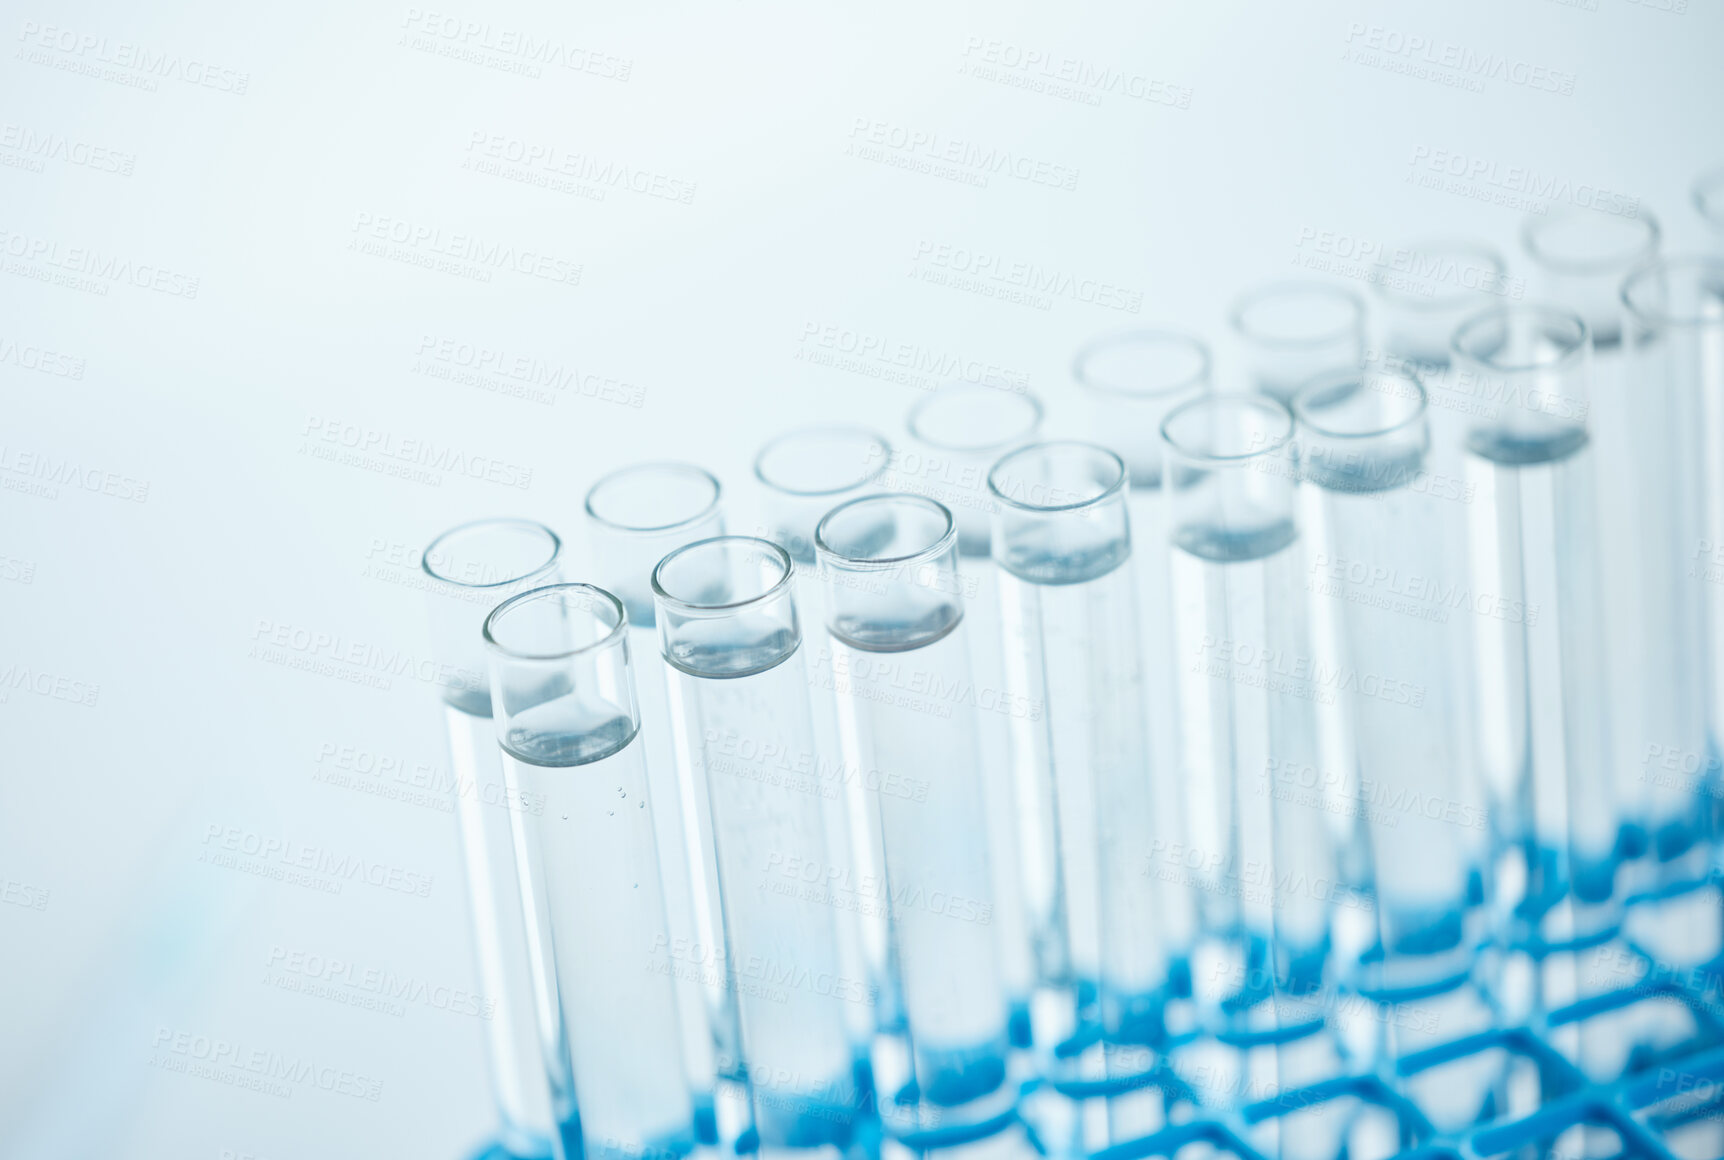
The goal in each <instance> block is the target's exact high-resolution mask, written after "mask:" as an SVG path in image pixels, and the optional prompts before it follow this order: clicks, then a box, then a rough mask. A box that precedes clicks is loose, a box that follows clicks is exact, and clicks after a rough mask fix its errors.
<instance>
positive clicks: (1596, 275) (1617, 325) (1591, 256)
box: [1520, 206, 1660, 352]
mask: <svg viewBox="0 0 1724 1160" xmlns="http://www.w3.org/2000/svg"><path fill="white" fill-rule="evenodd" d="M1520 238H1521V246H1522V247H1523V248H1524V249H1525V250H1526V252H1527V256H1528V257H1530V258H1531V259H1532V260H1533V264H1534V265H1535V266H1536V267H1537V269H1538V272H1539V283H1540V285H1539V286H1538V290H1539V292H1540V295H1541V297H1542V298H1544V299H1546V300H1549V301H1551V302H1554V303H1557V304H1560V305H1561V306H1562V307H1564V308H1566V309H1569V310H1572V311H1574V312H1575V313H1576V314H1578V315H1580V317H1581V321H1583V322H1585V323H1586V326H1587V330H1588V332H1589V333H1590V334H1591V342H1590V345H1591V347H1592V348H1593V349H1594V350H1596V351H1600V352H1604V351H1610V350H1614V349H1615V348H1616V346H1617V344H1618V343H1620V342H1621V341H1622V304H1621V300H1620V299H1619V298H1618V293H1619V292H1620V290H1621V288H1622V279H1623V278H1624V277H1625V276H1626V275H1627V274H1628V273H1629V272H1630V271H1632V270H1634V269H1635V268H1637V267H1639V266H1640V265H1642V264H1644V263H1645V262H1647V261H1648V260H1650V259H1651V258H1652V257H1653V256H1654V255H1656V254H1657V253H1658V246H1659V239H1660V230H1659V228H1658V221H1657V219H1655V218H1654V217H1653V216H1652V215H1651V214H1649V213H1647V212H1645V211H1644V210H1640V211H1639V212H1637V213H1636V214H1635V215H1634V216H1632V217H1631V216H1629V215H1627V214H1611V213H1605V212H1603V211H1602V210H1596V209H1588V208H1579V207H1560V206H1559V207H1553V208H1552V209H1551V210H1550V212H1548V213H1545V214H1541V215H1538V216H1536V217H1529V218H1527V219H1526V221H1525V223H1524V224H1522V226H1521V232H1520Z"/></svg>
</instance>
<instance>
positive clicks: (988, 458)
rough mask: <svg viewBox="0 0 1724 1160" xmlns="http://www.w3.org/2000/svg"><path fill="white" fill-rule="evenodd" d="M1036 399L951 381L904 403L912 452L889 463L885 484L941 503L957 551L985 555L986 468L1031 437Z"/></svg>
mask: <svg viewBox="0 0 1724 1160" xmlns="http://www.w3.org/2000/svg"><path fill="white" fill-rule="evenodd" d="M1041 425H1042V404H1041V400H1039V399H1037V398H1036V397H1035V396H1034V395H1032V394H1029V393H1028V392H1019V391H1009V390H1006V389H1005V388H1003V387H989V386H983V385H980V384H976V383H952V384H950V385H948V386H944V387H941V388H940V389H939V390H937V391H935V392H933V393H932V394H930V395H928V396H927V397H926V398H924V399H922V400H920V401H919V402H918V403H917V404H916V405H915V406H914V407H911V408H910V415H909V419H908V420H907V426H908V427H909V430H910V438H911V440H912V441H913V443H914V444H915V449H914V450H913V451H911V452H909V453H906V454H905V455H903V456H900V457H898V458H897V460H896V461H895V462H894V464H893V474H892V480H891V486H892V487H893V489H894V490H897V491H908V492H914V493H916V494H918V495H925V496H927V497H928V498H930V499H935V500H938V501H940V502H941V503H943V504H945V505H946V507H947V508H948V509H949V510H950V511H951V513H952V516H953V518H954V519H956V520H957V521H958V551H959V552H960V553H962V554H963V555H964V556H966V557H986V556H987V555H988V537H989V535H990V527H989V519H990V517H991V514H992V512H993V510H994V500H993V497H992V496H991V495H989V494H988V469H989V468H990V467H992V466H993V465H994V463H995V461H996V460H998V459H999V457H1000V456H1001V455H1003V454H1005V453H1006V452H1007V451H1010V450H1012V449H1013V448H1015V447H1021V446H1023V445H1024V444H1025V443H1028V442H1029V441H1030V440H1032V439H1034V438H1035V437H1036V433H1037V432H1038V431H1039V430H1041Z"/></svg>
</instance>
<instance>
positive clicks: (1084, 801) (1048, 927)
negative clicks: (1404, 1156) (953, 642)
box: [988, 442, 1170, 1070]
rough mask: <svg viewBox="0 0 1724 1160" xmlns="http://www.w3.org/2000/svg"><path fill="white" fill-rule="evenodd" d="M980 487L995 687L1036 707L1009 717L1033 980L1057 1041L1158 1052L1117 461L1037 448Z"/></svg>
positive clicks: (1132, 615)
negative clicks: (989, 558)
mask: <svg viewBox="0 0 1724 1160" xmlns="http://www.w3.org/2000/svg"><path fill="white" fill-rule="evenodd" d="M988 487H989V490H990V491H991V492H992V493H993V496H994V499H995V501H996V503H997V504H998V510H997V512H996V514H995V517H994V535H993V552H994V561H995V563H996V564H997V565H998V567H999V584H1000V617H1001V629H1002V638H1003V640H1004V653H1005V663H1006V687H1007V689H1008V690H1009V691H1010V693H1011V695H1012V697H1013V698H1014V700H1018V701H1021V702H1022V703H1024V704H1026V705H1028V706H1031V707H1032V711H1031V712H1028V713H1025V714H1023V715H1021V716H1014V717H1013V718H1012V719H1011V725H1012V751H1011V759H1012V782H1013V785H1014V786H1015V787H1016V789H1017V792H1018V798H1019V804H1018V816H1019V819H1020V821H1021V823H1022V828H1021V831H1020V833H1019V858H1020V861H1021V863H1022V865H1023V868H1024V876H1025V877H1024V892H1025V897H1026V900H1027V902H1028V906H1029V912H1030V916H1031V932H1032V936H1033V939H1034V947H1035V952H1036V959H1037V968H1038V976H1039V981H1040V983H1041V984H1042V986H1043V987H1044V988H1046V989H1048V990H1049V991H1052V992H1054V993H1055V994H1061V995H1063V996H1064V997H1065V1005H1066V1009H1065V1010H1064V1011H1061V1012H1059V1020H1060V1022H1061V1023H1063V1024H1066V1025H1065V1026H1056V1027H1055V1028H1054V1029H1053V1034H1054V1036H1057V1037H1062V1038H1064V1037H1072V1036H1077V1035H1079V1034H1081V1033H1084V1032H1087V1031H1089V1030H1090V1029H1100V1031H1101V1032H1102V1034H1103V1035H1104V1036H1105V1037H1106V1039H1107V1041H1108V1042H1109V1043H1110V1044H1123V1045H1142V1046H1152V1047H1153V1046H1158V1045H1160V1044H1161V1042H1162V1041H1163V1038H1164V1036H1165V1032H1166V1027H1165V1024H1164V1021H1163V1013H1164V1007H1165V1003H1166V999H1167V984H1168V978H1169V966H1170V963H1169V955H1168V947H1167V943H1166V941H1165V938H1164V935H1163V931H1162V928H1161V922H1162V917H1163V915H1165V914H1166V913H1168V911H1169V909H1170V906H1169V903H1168V901H1167V899H1166V898H1165V895H1166V894H1167V893H1169V892H1168V891H1167V890H1166V889H1165V888H1164V886H1163V883H1162V881H1161V879H1160V878H1159V877H1157V876H1156V875H1155V874H1153V873H1152V872H1151V867H1150V865H1149V864H1148V863H1147V862H1146V859H1149V858H1150V857H1152V856H1153V854H1152V851H1153V845H1154V839H1155V834H1156V828H1155V818H1154V810H1155V801H1154V793H1153V789H1152V785H1151V779H1150V777H1149V747H1148V738H1147V736H1146V733H1145V729H1144V719H1143V690H1142V683H1141V682H1142V668H1141V658H1140V657H1139V656H1138V630H1137V609H1136V589H1135V584H1134V582H1133V578H1132V570H1131V563H1130V560H1131V532H1130V527H1129V522H1128V517H1127V512H1126V492H1127V489H1128V484H1127V481H1126V470H1125V464H1124V462H1123V461H1122V460H1121V459H1120V458H1119V456H1117V455H1115V454H1114V453H1113V452H1111V451H1108V450H1106V449H1105V448H1102V447H1098V446H1096V445H1094V444H1090V443H1077V442H1047V443H1033V444H1031V445H1030V446H1028V447H1024V448H1021V449H1020V450H1018V451H1014V452H1011V453H1009V454H1007V455H1005V456H1004V457H1003V458H1001V460H1000V461H999V462H998V463H996V464H995V465H994V468H993V470H992V471H990V472H989V473H988ZM1034 710H1039V711H1034ZM1056 1042H1057V1039H1053V1038H1052V1037H1049V1038H1043V1037H1041V1036H1039V1035H1038V1040H1037V1045H1038V1046H1042V1045H1043V1044H1044V1043H1047V1044H1048V1045H1049V1046H1054V1045H1055V1043H1056ZM1068 1042H1069V1040H1068ZM1129 1054H1131V1055H1132V1056H1133V1057H1134V1058H1136V1059H1138V1060H1139V1061H1140V1064H1139V1067H1138V1070H1142V1067H1141V1061H1142V1060H1143V1055H1142V1053H1141V1052H1136V1053H1129Z"/></svg>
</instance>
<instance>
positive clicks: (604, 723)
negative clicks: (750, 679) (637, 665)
mask: <svg viewBox="0 0 1724 1160" xmlns="http://www.w3.org/2000/svg"><path fill="white" fill-rule="evenodd" d="M484 639H485V644H486V647H487V650H488V652H489V653H490V661H491V665H490V667H491V701H492V707H493V720H494V722H495V724H496V739H497V743H498V745H499V746H500V747H501V749H502V751H503V765H504V769H505V776H506V778H507V779H508V781H509V784H510V785H511V786H514V787H517V788H518V790H519V792H520V793H521V795H522V796H523V798H524V799H526V800H530V801H533V802H536V803H538V804H539V805H540V806H541V807H542V808H540V809H539V810H538V812H536V813H534V814H532V815H531V818H530V830H531V834H532V841H531V844H530V847H529V853H530V858H529V874H530V877H531V880H532V883H533V887H534V890H535V893H536V894H537V895H539V896H540V897H542V898H543V900H544V901H543V905H544V912H545V913H546V915H548V918H549V924H548V929H547V930H546V932H545V933H546V935H547V936H548V938H547V941H548V943H549V948H548V950H549V958H550V960H551V962H552V964H553V971H554V974H553V978H554V979H555V988H554V994H555V1000H556V1002H555V1006H554V1008H553V1009H552V1011H551V1012H550V1015H551V1021H550V1023H549V1025H547V1026H546V1027H544V1028H543V1029H542V1038H543V1041H544V1042H545V1043H546V1044H548V1045H551V1046H552V1047H553V1049H554V1050H555V1053H556V1058H555V1059H554V1061H553V1066H554V1067H555V1069H556V1071H558V1072H559V1073H561V1074H563V1075H567V1076H572V1077H573V1088H574V1103H575V1106H576V1108H577V1109H578V1119H576V1120H574V1121H566V1122H565V1126H564V1129H563V1133H564V1136H565V1138H578V1145H577V1147H578V1149H579V1150H578V1151H576V1152H571V1155H580V1156H584V1157H586V1158H587V1160H669V1158H671V1157H677V1156H682V1155H686V1154H687V1153H689V1152H691V1151H692V1150H693V1149H694V1147H695V1143H696V1123H695V1105H694V1098H693V1094H692V1092H691V1091H690V1088H689V1082H688V1075H687V1072H686V1069H685V1067H684V1064H683V1060H682V1049H683V1044H682V1029H681V1028H680V1026H679V1025H678V1021H679V1014H678V1008H677V1001H676V993H675V989H674V985H673V982H672V980H673V973H674V970H675V967H676V961H675V955H674V949H673V947H672V944H671V939H670V928H669V925H668V924H667V922H666V921H665V909H664V895H663V891H662V888H661V885H660V877H659V874H660V871H659V861H658V851H657V849H656V839H655V836H654V831H653V816H652V810H653V806H652V793H651V789H650V787H649V785H648V782H647V771H646V761H645V752H644V747H643V746H642V744H641V738H640V712H639V707H638V705H637V703H636V700H635V691H634V679H633V674H632V672H631V671H630V667H629V646H628V629H627V614H626V613H625V611H624V609H623V605H622V602H621V601H620V600H618V599H617V598H616V597H615V596H613V595H611V594H610V593H609V592H606V591H604V590H603V589H601V588H595V587H593V586H592V585H589V584H554V585H549V586H546V587H543V588H535V589H532V590H531V591H528V592H524V593H522V594H521V595H519V596H516V597H514V598H513V599H511V600H508V601H506V602H505V603H503V604H501V605H499V606H498V607H497V608H496V609H495V610H494V611H493V612H492V613H491V615H490V616H489V617H487V618H486V620H485V628H484ZM577 1124H578V1126H577Z"/></svg>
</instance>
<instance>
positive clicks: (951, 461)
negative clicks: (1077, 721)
mask: <svg viewBox="0 0 1724 1160" xmlns="http://www.w3.org/2000/svg"><path fill="white" fill-rule="evenodd" d="M1042 419H1043V411H1042V404H1041V401H1040V400H1039V399H1037V398H1036V396H1035V395H1032V394H1029V393H1028V392H1022V391H1013V390H1006V389H1004V388H1000V387H990V386H984V385H981V384H974V383H953V384H950V385H947V386H944V387H941V388H940V389H939V390H937V391H934V392H933V393H932V394H930V395H928V396H927V397H926V398H924V399H921V400H919V401H918V402H917V403H916V405H915V406H913V407H912V408H910V413H909V415H908V417H907V420H906V426H907V428H908V430H909V434H910V446H909V447H908V448H907V449H906V450H905V451H904V452H903V453H902V454H895V455H894V456H893V464H892V471H891V473H890V474H889V476H888V477H887V481H886V482H887V483H888V485H889V486H890V487H891V488H892V489H893V490H896V491H907V492H912V493H915V494H918V495H925V496H927V497H929V498H930V499H934V500H937V501H938V502H940V503H941V504H943V505H945V507H946V509H947V510H948V511H950V512H951V513H952V518H953V519H954V520H955V521H956V522H957V525H958V557H959V559H960V560H961V561H962V563H963V575H964V576H965V578H966V580H967V582H968V585H969V588H968V591H967V593H966V598H967V600H968V605H967V610H966V612H967V615H968V617H969V620H970V624H971V629H970V634H969V636H970V661H971V667H972V670H973V671H974V673H975V678H976V689H977V696H978V697H980V698H982V699H984V701H985V702H986V706H987V708H988V710H989V711H988V712H985V713H983V714H982V715H981V718H980V744H981V752H982V768H983V770H984V771H985V773H984V777H983V791H984V795H985V799H986V806H987V811H988V839H989V844H990V846H991V848H992V849H993V851H994V860H993V868H994V901H995V904H996V905H995V912H994V913H995V915H996V916H997V919H998V924H997V925H998V931H999V941H1000V962H1001V967H1002V969H1003V970H1004V971H1005V976H1006V986H1007V988H1008V990H1009V991H1010V992H1011V995H1012V1009H1013V1018H1012V1036H1013V1040H1012V1041H1013V1043H1014V1044H1016V1045H1017V1046H1019V1047H1027V1046H1029V1044H1030V1039H1031V1033H1030V1015H1029V1008H1030V996H1031V992H1032V991H1033V990H1034V988H1035V978H1036V968H1035V963H1034V958H1033V955H1032V953H1031V949H1030V941H1031V936H1030V929H1029V916H1028V912H1027V910H1026V908H1025V902H1024V898H1023V890H1022V885H1021V881H1022V880H1021V877H1020V875H1019V873H1018V861H1019V859H1018V854H1017V848H1018V828H1019V824H1018V818H1017V813H1016V811H1017V805H1016V797H1015V794H1014V791H1013V790H1012V788H1011V780H1010V778H1009V776H1007V773H1006V771H1007V770H1008V769H1009V768H1010V764H1009V762H1010V758H1009V757H1008V751H1009V747H1010V740H1009V727H1010V723H1011V718H1012V717H1014V716H1017V715H1021V714H1022V713H1025V712H1028V711H1030V709H1031V708H1032V707H1031V706H1027V705H1014V704H1013V703H1012V702H1011V700H1010V698H1009V697H1008V696H1007V690H1006V679H1005V658H1004V657H1003V656H1002V655H1001V653H1000V631H999V624H1000V603H999V601H1000V590H999V584H998V581H997V579H996V577H997V575H998V569H997V568H996V567H995V566H994V562H993V558H992V553H991V550H990V538H991V536H992V523H991V521H992V514H991V513H992V512H993V508H994V504H993V501H992V499H991V497H990V496H989V495H988V484H987V479H988V469H989V468H990V467H992V466H993V465H994V463H995V461H996V460H998V459H999V458H1000V456H1002V455H1004V454H1005V453H1006V452H1008V451H1011V450H1013V449H1014V448H1017V447H1021V446H1023V445H1024V444H1026V443H1029V442H1031V441H1032V440H1034V439H1035V438H1037V436H1038V434H1039V432H1040V431H1041V425H1042Z"/></svg>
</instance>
